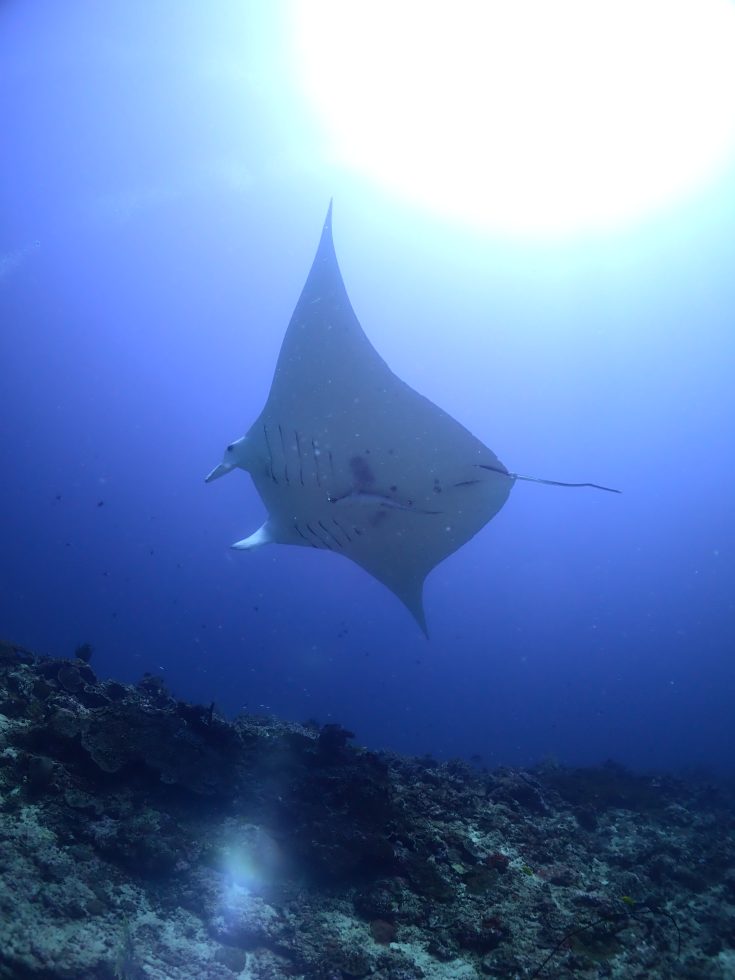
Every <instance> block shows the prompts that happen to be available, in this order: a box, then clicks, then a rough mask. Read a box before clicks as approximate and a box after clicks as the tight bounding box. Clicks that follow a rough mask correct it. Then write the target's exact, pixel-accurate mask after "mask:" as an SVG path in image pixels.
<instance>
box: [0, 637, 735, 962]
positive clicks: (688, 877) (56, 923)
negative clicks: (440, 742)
mask: <svg viewBox="0 0 735 980" xmlns="http://www.w3.org/2000/svg"><path fill="white" fill-rule="evenodd" d="M352 738H353V736H352V734H351V733H350V732H349V731H347V730H346V729H344V728H341V727H340V726H338V725H328V726H324V727H322V728H320V727H318V726H315V725H313V724H308V725H306V726H300V725H295V724H289V723H286V722H283V721H278V720H276V719H273V718H265V717H253V716H241V717H239V718H237V719H235V720H234V721H232V722H229V721H226V720H225V719H223V718H221V717H220V716H219V715H218V714H217V713H216V711H215V710H214V706H213V705H210V706H207V707H203V706H197V705H191V704H187V703H184V702H182V701H179V700H177V699H175V698H174V697H172V696H171V694H170V693H169V692H168V691H167V690H166V689H165V687H164V685H163V684H162V683H161V682H160V680H158V679H157V678H154V677H150V676H146V677H144V678H143V679H142V680H141V681H140V683H138V684H137V685H136V686H129V685H124V684H120V683H118V682H116V681H112V680H107V681H100V680H98V679H97V678H96V677H95V675H94V672H93V670H92V668H91V667H90V665H89V663H88V662H87V661H86V660H85V659H84V658H82V659H79V658H77V659H74V660H52V659H47V658H42V657H38V656H35V655H34V654H33V653H31V652H30V651H28V650H24V649H23V648H21V647H18V646H15V645H13V644H9V643H5V644H0V866H1V867H2V877H1V878H0V938H1V939H2V941H1V942H0V978H13V980H25V978H43V980H53V978H57V977H58V978H70V980H71V978H74V980H114V978H117V980H121V978H122V980H137V978H141V980H142V978H155V980H186V978H198V980H233V978H236V977H239V978H241V980H280V978H296V980H298V978H303V980H352V978H362V977H365V978H373V980H419V978H426V980H452V978H455V980H473V978H487V977H489V978H533V977H547V978H549V977H554V978H564V977H579V978H584V980H593V978H595V980H597V978H601V977H617V978H626V980H635V978H651V977H662V978H664V977H665V978H671V980H675V978H687V980H698V978H701V980H726V978H732V977H733V976H735V834H734V833H733V831H734V830H735V803H734V795H733V792H732V789H731V788H730V787H728V786H727V785H724V784H721V783H720V784H717V783H715V782H714V781H712V780H709V779H706V778H705V777H703V776H701V775H700V776H688V777H683V776H680V777H674V776H671V775H665V774H659V775H641V774H634V773H630V772H627V771H626V770H624V769H622V768H620V767H619V766H616V765H613V764H608V765H606V766H602V767H599V768H595V769H581V770H579V769H578V770H574V769H565V768H561V767H558V766H552V765H545V766H539V767H538V768H536V769H533V770H515V769H507V768H506V769H500V770H497V771H494V772H486V771H483V772H480V771H478V770H477V769H475V768H472V767H471V766H469V765H467V764H465V763H463V762H460V761H453V762H450V763H447V764H439V763H437V762H435V761H433V760H431V759H429V758H424V759H406V758H401V757H398V756H395V755H391V754H387V753H375V752H370V751H367V750H366V749H362V748H359V747H355V746H353V745H351V744H350V742H351V739H352Z"/></svg>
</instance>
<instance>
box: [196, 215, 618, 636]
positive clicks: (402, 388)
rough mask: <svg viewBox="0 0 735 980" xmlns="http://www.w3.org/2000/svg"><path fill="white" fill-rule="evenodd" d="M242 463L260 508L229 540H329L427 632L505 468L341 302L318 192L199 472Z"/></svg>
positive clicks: (328, 224) (500, 499)
mask: <svg viewBox="0 0 735 980" xmlns="http://www.w3.org/2000/svg"><path fill="white" fill-rule="evenodd" d="M238 468H239V469H242V470H245V471H246V472H248V473H249V474H250V476H251V477H252V480H253V483H254V484H255V488H256V489H257V491H258V493H259V494H260V496H261V498H262V500H263V503H264V504H265V507H266V509H267V512H268V519H267V520H266V521H265V523H264V524H263V525H262V527H260V528H258V530H257V531H255V532H254V533H253V534H251V535H250V536H249V537H246V538H244V539H243V540H241V541H237V542H236V543H235V544H234V545H232V547H233V548H236V549H239V550H245V551H248V550H251V549H253V548H259V547H261V546H262V545H265V544H290V545H298V546H299V547H302V548H317V549H319V550H323V551H333V552H335V553H336V554H338V555H344V556H345V557H346V558H350V559H351V560H352V561H353V562H356V564H358V565H359V566H360V567H361V568H364V569H365V571H367V572H369V573H370V574H371V575H372V576H374V577H375V578H376V579H378V581H379V582H382V583H383V585H385V586H387V588H389V589H390V590H391V592H393V593H394V594H395V595H396V596H397V597H398V598H399V599H400V600H401V602H403V603H404V605H405V606H406V607H407V608H408V610H409V611H410V612H411V614H412V615H413V616H414V618H415V619H416V621H417V623H418V624H419V626H420V627H421V629H422V630H423V631H424V633H425V634H426V635H428V632H427V626H426V616H425V613H424V607H423V588H424V581H425V579H426V576H427V575H428V574H429V572H430V571H431V570H432V569H433V568H434V567H435V566H436V565H438V564H439V562H441V561H443V560H444V559H445V558H446V557H447V556H448V555H451V554H452V553H453V552H454V551H456V550H457V549H458V548H461V547H462V545H463V544H465V543H466V542H467V541H469V540H470V538H472V537H473V536H474V535H475V534H477V532H478V531H479V530H480V529H481V528H482V527H484V526H485V524H487V523H488V521H490V520H492V518H493V517H495V515H496V514H497V513H498V511H499V510H500V509H501V507H502V506H503V504H504V503H505V502H506V500H507V499H508V495H509V494H510V492H511V490H512V488H513V485H514V483H515V482H516V480H533V481H534V482H539V483H549V484H554V485H558V486H590V487H597V488H598V489H601V490H610V491H611V492H614V493H617V492H619V491H613V490H612V489H611V488H610V487H601V486H599V485H598V484H592V483H575V484H571V483H560V482H559V481H556V480H540V479H538V478H535V477H525V476H520V475H519V474H517V473H511V472H510V471H509V470H508V469H507V468H506V467H505V466H504V465H503V463H501V461H500V460H499V459H498V457H497V456H496V455H495V453H494V452H492V450H490V449H488V447H487V446H485V445H484V444H483V443H482V442H481V441H480V440H479V439H478V438H476V436H474V435H472V433H471V432H469V431H468V430H467V429H466V428H465V427H464V426H463V425H461V424H460V423H459V422H457V421H456V420H455V419H453V418H452V417H451V415H448V414H447V413H446V412H444V411H443V410H442V409H441V408H439V407H438V406H437V405H435V404H434V403H433V402H431V401H429V399H428V398H425V397H424V396H423V395H421V394H419V393H418V392H417V391H415V390H414V389H413V388H411V387H410V386H409V385H408V384H406V382H405V381H402V380H401V379H400V378H399V377H397V375H395V374H394V373H393V371H391V369H390V368H389V367H388V365H387V364H386V363H385V361H384V360H383V358H382V357H381V356H380V354H378V352H377V351H376V350H375V348H374V347H373V345H372V344H371V343H370V341H369V340H368V338H367V336H366V334H365V332H364V331H363V329H362V327H361V326H360V322H359V320H358V319H357V316H356V315H355V312H354V310H353V309H352V304H351V303H350V300H349V297H348V295H347V290H346V288H345V284H344V282H343V280H342V274H341V272H340V269H339V265H338V264H337V256H336V253H335V250H334V243H333V239H332V204H331V202H330V205H329V210H328V211H327V217H326V220H325V222H324V228H323V230H322V234H321V238H320V241H319V247H318V248H317V252H316V256H315V258H314V262H313V264H312V266H311V270H310V272H309V275H308V277H307V280H306V284H305V286H304V288H303V290H302V292H301V296H300V297H299V300H298V302H297V304H296V308H295V310H294V312H293V315H292V317H291V321H290V323H289V325H288V329H287V330H286V335H285V337H284V339H283V344H282V346H281V351H280V354H279V356H278V361H277V363H276V369H275V374H274V377H273V382H272V384H271V389H270V393H269V395H268V399H267V401H266V403H265V407H264V408H263V411H262V412H261V413H260V415H259V416H258V418H257V419H256V420H255V422H254V423H253V424H252V426H251V427H250V429H249V430H248V432H247V433H246V434H245V435H244V436H243V437H242V438H241V439H237V440H236V441H235V442H231V443H230V444H229V445H228V446H227V448H226V450H225V453H224V458H223V460H222V462H221V463H220V464H219V466H216V467H215V468H214V469H213V470H212V471H211V473H209V475H208V476H207V477H206V481H207V482H208V483H209V482H211V481H212V480H216V479H217V478H219V477H221V476H223V475H224V474H225V473H229V472H231V471H232V470H234V469H238Z"/></svg>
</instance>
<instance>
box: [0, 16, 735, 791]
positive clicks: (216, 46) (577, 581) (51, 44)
mask: <svg viewBox="0 0 735 980" xmlns="http://www.w3.org/2000/svg"><path fill="white" fill-rule="evenodd" d="M223 9H224V8H223ZM247 10H248V11H249V12H250V13H249V16H248V17H246V18H245V19H244V20H243V21H242V22H241V29H240V30H238V31H237V32H233V31H232V30H231V29H230V27H229V25H228V23H227V19H226V18H225V17H222V16H217V15H210V14H209V13H206V14H205V13H204V12H202V13H199V14H195V13H193V12H192V11H190V10H189V11H186V13H177V14H176V15H174V14H173V12H172V10H171V9H169V10H165V9H164V8H163V7H160V8H158V7H157V8H152V9H149V8H148V7H146V6H144V5H140V6H136V5H135V4H133V5H122V4H120V5H118V4H115V3H113V4H106V5H104V6H97V5H93V4H91V3H90V4H87V3H77V4H70V5H63V6H62V5H51V4H38V5H34V6H33V8H32V9H31V8H29V7H28V6H27V5H22V4H18V3H8V4H5V5H4V6H3V8H2V10H0V104H1V105H2V120H3V124H2V132H3V135H2V141H3V152H2V154H0V222H1V224H0V345H1V347H0V357H1V361H0V363H1V364H2V367H3V382H4V384H3V395H4V406H5V407H4V413H3V423H2V429H1V430H0V432H1V440H2V441H1V445H2V457H3V460H4V479H3V480H2V483H1V484H0V522H1V523H0V540H1V541H2V549H1V550H0V636H2V637H7V638H8V639H11V640H13V641H14V642H16V643H22V644H24V645H26V646H28V647H31V648H33V649H36V650H38V651H40V652H47V653H50V654H55V655H60V656H64V655H67V656H71V655H73V652H74V649H75V647H76V646H77V645H78V644H80V643H82V642H89V643H91V644H92V645H93V647H94V656H93V660H92V665H93V667H94V668H95V670H96V671H97V672H98V673H99V674H100V675H102V676H115V677H117V678H120V679H122V680H137V679H138V678H139V677H140V676H141V674H142V673H144V672H146V671H148V672H151V673H154V674H157V675H159V676H161V677H163V678H164V679H165V681H166V683H167V684H168V685H169V687H170V688H171V690H172V691H173V692H174V693H175V694H176V695H177V696H179V697H182V698H188V699H191V700H195V701H199V702H204V703H207V704H208V703H210V702H211V701H215V702H216V704H217V706H218V707H219V708H220V710H222V711H224V712H226V713H228V714H232V713H235V712H237V711H239V710H248V711H258V712H269V713H274V714H277V715H279V716H281V717H286V718H291V719H295V720H304V719H306V718H316V719H318V720H319V721H320V722H330V721H338V722H341V723H342V724H344V725H345V726H346V727H348V728H350V729H351V730H353V731H355V732H356V734H357V740H358V741H359V742H361V743H363V744H366V745H369V746H372V747H376V748H377V747H386V748H391V749H395V750H398V751H402V752H411V753H417V754H422V753H427V752H430V753H432V754H434V755H436V756H438V757H440V758H446V757H450V756H455V755H460V756H464V757H467V758H469V757H479V759H480V760H481V761H482V762H484V763H485V764H488V765H498V764H528V763H533V762H535V761H538V760H540V759H542V758H544V757H552V758H555V759H558V760H559V761H562V762H568V763H593V762H599V761H601V760H603V759H605V758H609V757H612V758H614V759H616V760H619V761H621V762H623V763H625V764H627V765H630V766H632V767H635V768H646V767H651V766H656V767H667V768H682V767H691V766H705V767H709V768H714V769H717V770H720V771H730V772H731V771H732V768H733V766H732V757H731V745H732V744H733V736H734V735H735V720H734V719H735V713H734V712H733V708H732V705H733V694H734V692H735V668H733V657H732V649H733V647H735V642H734V640H735V637H734V635H733V634H734V632H735V631H734V617H735V611H734V608H733V585H734V584H735V557H734V553H733V544H734V534H733V508H732V498H733V491H732V486H733V482H734V481H735V449H734V446H733V419H735V387H734V386H733V380H732V378H733V366H734V364H735V356H734V355H735V335H734V332H733V313H734V311H735V285H733V275H732V269H733V265H734V260H735V236H733V231H732V229H733V227H734V225H733V220H734V219H735V195H734V190H735V171H731V172H730V173H728V174H725V175H724V176H723V177H722V178H721V179H720V180H719V181H718V182H717V183H716V184H712V185H710V186H709V187H707V188H705V189H704V190H702V191H701V192H700V193H698V194H697V195H693V196H691V197H690V198H688V199H687V200H685V201H684V202H683V203H681V204H680V205H679V206H678V207H676V208H673V207H672V208H670V209H669V210H668V211H665V212H661V213H659V214H658V215H656V216H655V217H653V218H650V219H649V220H647V221H646V222H641V223H639V224H638V225H636V226H635V227H631V228H629V229H628V230H622V231H618V232H616V233H615V234H610V235H608V236H605V237H602V236H601V237H598V238H596V239H594V240H585V241H583V242H580V241H576V242H575V241H574V240H569V241H567V242H564V243H559V242H557V243H552V244H546V245H543V244H538V243H536V244H533V243H528V242H526V243H524V242H522V241H512V242H511V241H507V240H503V239H500V238H493V237H491V236H488V235H481V234H479V233H477V232H474V233H473V232H469V231H467V230H466V229H463V228H461V227H458V226H453V225H451V224H450V223H448V222H442V221H439V220H438V219H436V218H433V217H431V216H429V215H427V214H424V213H421V212H420V211H418V210H417V209H415V208H411V207H409V206H408V205H407V204H405V203H403V202H401V201H400V200H397V199H396V198H395V197H391V196H389V195H387V194H386V193H385V192H383V191H381V190H380V188H377V187H375V186H372V185H370V184H369V183H367V182H366V181H364V180H362V179H361V178H358V177H357V176H355V175H354V174H352V173H350V172H349V171H347V170H346V169H344V168H341V167H340V166H339V165H338V164H336V163H334V164H326V163H324V162H323V161H321V159H320V157H319V155H318V152H317V150H318V145H317V144H318V134H317V133H316V131H315V130H314V128H313V124H312V123H311V122H310V121H309V119H308V117H307V116H306V115H305V114H304V113H303V112H301V111H300V106H299V102H298V93H294V92H293V91H291V90H290V89H289V87H288V86H287V85H286V83H285V81H284V79H286V78H287V77H288V72H287V71H286V68H287V66H286V65H284V64H283V61H282V58H283V54H282V52H281V51H280V48H279V46H278V43H277V33H278V18H276V17H272V18H271V17H269V16H268V15H266V14H265V13H264V12H263V11H262V10H261V9H260V8H259V7H258V5H252V6H249V7H247ZM331 197H334V201H335V213H334V236H335V244H336V249H337V254H338V257H339V260H340V265H341V268H342V273H343V276H344V279H345V282H346V285H347V289H348V292H349V294H350V297H351V299H352V303H353V306H354V308H355V310H356V312H357V314H358V316H359V318H360V321H361V323H362V325H363V327H364V329H365V331H366V333H367V335H368V336H369V338H370V340H371V341H372V342H373V344H374V345H375V347H376V348H377V350H378V351H379V352H380V353H381V355H382V356H383V357H384V358H385V359H386V360H387V362H388V363H389V365H390V366H391V367H392V368H393V370H394V371H395V372H396V373H397V374H398V375H399V376H400V377H401V378H403V379H404V380H406V381H407V382H408V383H409V384H411V385H412V386H413V387H414V388H416V389H417V390H418V391H420V392H421V393H423V394H425V395H426V396H427V397H429V398H430V399H432V401H434V402H435V403H436V404H438V405H440V406H441V407H442V408H444V409H445V410H446V411H448V412H450V413H451V414H452V415H453V416H454V417H455V418H457V419H458V420H459V421H461V422H462V423H463V424H464V425H466V426H467V427H468V428H469V429H470V430H471V431H472V432H473V433H474V434H475V435H477V436H478V437H479V438H480V439H482V441H483V442H485V443H486V444H487V445H488V446H489V447H490V448H491V449H492V450H493V451H494V452H496V453H497V454H498V456H499V457H500V459H501V460H502V461H503V462H504V463H505V465H507V466H508V468H509V469H510V470H512V471H517V472H520V473H528V474H532V475H535V476H539V477H544V478H549V479H556V480H565V481H571V482H578V481H588V480H589V481H593V482H596V483H601V484H605V485H609V486H614V487H619V488H620V489H622V490H623V494H622V495H621V496H619V497H618V496H613V495H608V494H603V493H597V492H594V491H587V490H566V489H560V488H553V487H543V486H536V485H533V484H518V485H517V486H516V487H515V488H514V490H513V492H512V494H511V498H510V500H509V502H508V503H507V504H506V506H505V507H504V508H503V510H502V511H501V512H500V514H499V515H498V516H497V517H496V518H495V519H494V520H493V521H492V522H491V523H490V524H489V525H488V526H487V527H486V528H485V529H484V530H483V531H482V532H480V534H478V535H477V537H476V538H474V539H473V540H472V541H471V542H470V543H469V544H467V545H466V546H465V547H464V548H462V549H461V550H460V551H459V552H457V553H456V554H455V555H453V556H452V557H451V558H449V559H448V560H447V561H446V562H444V563H443V564H442V565H440V566H439V567H438V568H437V569H436V570H435V571H434V572H433V573H432V574H431V576H430V577H429V579H428V581H427V586H426V592H425V604H426V609H427V618H428V623H429V630H430V636H431V638H430V640H429V641H428V642H427V640H426V639H425V638H424V637H423V636H422V635H421V632H420V631H419V630H418V629H417V627H416V624H415V623H414V622H413V621H412V620H411V617H410V616H409V615H408V614H407V613H406V611H405V609H403V608H402V607H401V605H400V603H398V602H397V600H396V599H395V598H394V597H393V596H392V595H391V594H390V593H389V592H387V591H386V590H385V589H384V588H383V587H381V586H380V585H379V584H378V583H377V582H375V581H373V580H372V579H371V578H369V577H368V576H367V575H366V574H365V573H364V572H362V571H361V570H360V569H359V568H357V567H356V566H353V565H351V564H350V563H348V562H346V561H344V560H343V559H340V558H339V557H338V556H335V555H333V554H325V553H317V552H315V551H312V550H307V549H303V550H302V549H295V548H283V547H280V548H279V547H272V548H265V549H263V550H261V551H258V552H255V553H251V554H238V553H235V552H231V551H230V550H229V545H230V543H231V542H233V541H235V540H237V539H239V538H242V537H245V536H246V535H247V534H249V533H250V532H251V531H253V530H255V529H256V528H257V527H258V526H259V525H260V523H261V522H262V520H263V518H264V510H263V506H262V504H261V502H260V500H259V498H258V496H257V494H256V492H255V490H254V489H253V487H252V485H251V483H250V480H249V478H248V477H247V476H245V475H244V474H235V475H232V476H230V477H229V479H228V480H226V481H222V482H218V483H216V484H214V485H212V486H205V484H204V476H205V475H206V473H207V472H208V471H209V470H210V469H211V468H212V467H213V466H214V465H216V464H217V463H218V462H219V460H220V458H221V455H222V451H223V448H224V446H225V445H226V444H227V443H228V442H230V441H231V440H232V439H234V438H236V437H238V436H240V435H241V434H243V433H244V432H245V430H246V429H247V428H248V427H249V426H250V424H251V422H252V421H253V420H254V418H255V417H256V415H257V414H258V412H259V411H260V409H261V407H262V405H263V403H264V401H265V399H266V397H267V393H268V388H269V385H270V381H271V377H272V372H273V368H274V365H275V361H276V357H277V354H278V350H279V346H280V343H281V340H282V337H283V333H284V331H285V328H286V325H287V323H288V320H289V317H290V315H291V311H292V309H293V306H294V304H295V302H296V300H297V298H298V295H299V293H300V290H301V287H302V285H303V283H304V280H305V278H306V274H307V272H308V269H309V266H310V264H311V260H312V258H313V254H314V250H315V248H316V244H317V241H318V237H319V233H320V230H321V226H322V222H323V218H324V213H325V211H326V207H327V203H328V201H329V199H330V198H331Z"/></svg>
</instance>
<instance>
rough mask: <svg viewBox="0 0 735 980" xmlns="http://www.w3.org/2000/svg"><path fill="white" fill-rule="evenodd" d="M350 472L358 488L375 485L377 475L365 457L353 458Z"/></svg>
mask: <svg viewBox="0 0 735 980" xmlns="http://www.w3.org/2000/svg"><path fill="white" fill-rule="evenodd" d="M350 470H351V471H352V479H353V480H354V482H355V484H356V486H358V487H365V486H369V485H370V484H371V483H375V474H374V473H373V471H372V470H371V469H370V466H369V464H368V461H367V460H366V459H365V457H364V456H353V457H352V458H351V459H350Z"/></svg>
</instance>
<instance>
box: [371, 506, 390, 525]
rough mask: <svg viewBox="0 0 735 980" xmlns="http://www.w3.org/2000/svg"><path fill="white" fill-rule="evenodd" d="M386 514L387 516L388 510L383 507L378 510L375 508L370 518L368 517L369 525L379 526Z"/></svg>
mask: <svg viewBox="0 0 735 980" xmlns="http://www.w3.org/2000/svg"><path fill="white" fill-rule="evenodd" d="M387 516H388V511H387V510H385V508H381V509H379V510H376V511H375V512H374V513H372V514H371V515H370V518H369V520H370V526H371V527H380V525H381V524H382V523H383V521H384V520H385V519H386V517H387Z"/></svg>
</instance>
